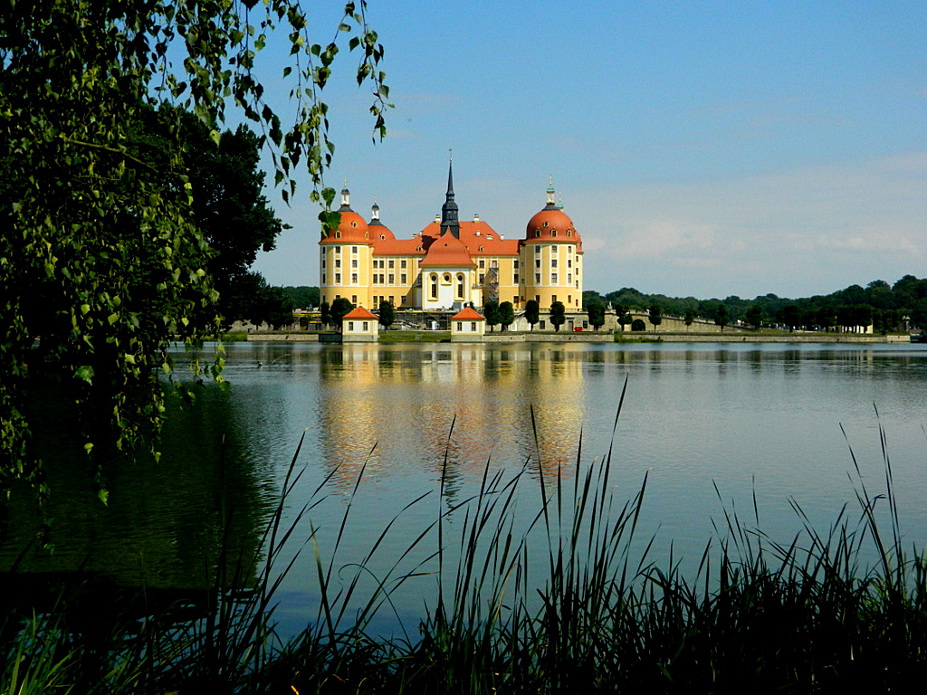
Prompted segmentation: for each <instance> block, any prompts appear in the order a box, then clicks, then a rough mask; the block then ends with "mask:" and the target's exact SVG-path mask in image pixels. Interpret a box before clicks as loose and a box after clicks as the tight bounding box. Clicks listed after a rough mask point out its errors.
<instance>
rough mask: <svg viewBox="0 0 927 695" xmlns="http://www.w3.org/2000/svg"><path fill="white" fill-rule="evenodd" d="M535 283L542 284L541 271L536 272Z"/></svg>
mask: <svg viewBox="0 0 927 695" xmlns="http://www.w3.org/2000/svg"><path fill="white" fill-rule="evenodd" d="M534 283H535V284H536V285H540V284H541V274H540V273H535V274H534Z"/></svg>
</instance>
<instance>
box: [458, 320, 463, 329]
mask: <svg viewBox="0 0 927 695" xmlns="http://www.w3.org/2000/svg"><path fill="white" fill-rule="evenodd" d="M457 330H458V331H462V330H463V321H458V322H457Z"/></svg>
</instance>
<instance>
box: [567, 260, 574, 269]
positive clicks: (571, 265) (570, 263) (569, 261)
mask: <svg viewBox="0 0 927 695" xmlns="http://www.w3.org/2000/svg"><path fill="white" fill-rule="evenodd" d="M572 267H573V259H572V258H567V268H572Z"/></svg>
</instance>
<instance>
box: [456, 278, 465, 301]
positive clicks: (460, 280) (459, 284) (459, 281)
mask: <svg viewBox="0 0 927 695" xmlns="http://www.w3.org/2000/svg"><path fill="white" fill-rule="evenodd" d="M463 298H464V276H463V273H458V274H457V299H459V300H462V299H463Z"/></svg>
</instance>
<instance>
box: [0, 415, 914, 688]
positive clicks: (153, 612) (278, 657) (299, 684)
mask: <svg viewBox="0 0 927 695" xmlns="http://www.w3.org/2000/svg"><path fill="white" fill-rule="evenodd" d="M619 411H620V408H619ZM616 424H617V418H616ZM882 441H883V444H884V441H885V440H884V435H883V437H882ZM298 453H299V452H297V454H296V455H294V457H293V464H295V461H296V460H297V456H298ZM883 456H884V466H885V486H884V489H882V490H880V491H879V494H873V492H871V491H870V490H868V489H867V487H866V485H865V483H864V482H863V480H862V478H861V477H860V476H859V470H858V469H855V473H854V479H855V480H856V490H857V495H856V499H855V500H854V501H853V502H852V504H850V505H848V506H847V507H846V508H845V509H844V511H843V512H842V513H841V514H840V515H839V517H838V518H837V519H835V520H834V523H833V524H832V526H831V527H830V528H829V529H827V530H826V531H820V530H818V529H814V528H812V527H811V526H810V524H807V523H806V524H805V528H804V530H803V531H802V532H801V533H800V534H798V535H797V536H795V537H794V538H791V539H786V540H785V541H782V540H780V539H772V538H769V537H767V536H766V535H765V534H764V533H763V532H762V529H761V528H758V526H759V522H758V518H759V513H758V511H757V510H756V509H755V507H754V514H753V516H752V517H751V518H750V519H742V518H740V517H738V516H737V515H735V514H733V513H729V512H725V514H724V520H725V523H724V524H723V525H721V526H720V527H719V528H718V530H717V534H716V537H715V538H714V539H713V540H712V541H711V543H710V544H709V545H708V546H707V547H706V548H705V551H704V554H703V556H702V559H701V562H700V564H699V567H698V570H697V571H696V572H694V573H693V575H692V576H683V574H682V573H681V572H680V571H679V566H678V563H677V561H676V560H675V559H674V557H673V556H672V554H670V556H669V557H663V558H652V557H651V556H650V552H649V548H650V544H649V542H648V541H649V540H650V539H647V538H637V535H638V533H639V532H638V528H637V522H638V518H639V514H640V511H641V508H642V505H643V504H645V497H646V491H647V479H646V477H645V478H644V479H643V480H642V481H641V485H640V487H639V489H638V490H637V491H635V492H633V494H630V495H624V493H622V494H621V495H619V494H618V493H616V491H615V488H614V487H613V485H612V484H611V483H610V474H611V452H610V451H609V452H608V454H607V455H606V456H605V457H604V459H603V460H602V461H601V462H599V463H596V464H595V465H593V466H583V467H582V469H581V470H578V471H577V472H576V475H574V476H573V477H572V479H571V480H570V481H569V482H566V481H564V480H561V479H554V480H549V479H544V478H543V476H542V478H541V480H540V481H539V484H538V483H535V482H533V481H532V480H531V479H530V476H528V475H526V469H524V470H522V471H521V472H519V473H516V474H514V475H512V476H511V477H508V478H506V477H504V475H503V473H502V472H499V473H491V469H490V467H488V466H487V468H486V470H485V472H484V475H483V478H482V481H481V485H480V488H479V490H478V491H477V492H476V493H475V494H474V495H473V497H472V498H471V499H468V500H465V501H463V502H461V503H459V504H457V505H456V506H455V507H453V508H451V507H449V506H447V505H448V503H447V497H446V496H445V494H444V492H445V490H444V484H445V483H444V481H445V480H447V479H448V476H447V471H444V475H442V478H441V480H442V482H441V483H440V486H441V489H439V490H437V491H436V493H437V495H438V497H437V500H438V502H439V506H438V508H437V511H436V513H435V514H434V519H433V521H432V522H431V523H430V524H429V525H428V526H427V527H426V528H423V529H422V530H421V534H420V535H419V536H418V537H417V540H415V541H414V542H413V543H412V544H411V546H410V547H409V548H408V550H407V551H406V552H407V555H406V556H404V557H398V558H389V562H388V563H387V564H386V566H387V567H388V569H386V570H381V571H379V572H378V573H377V574H376V576H375V577H374V580H375V581H374V582H373V586H374V588H373V589H372V590H370V591H368V592H367V593H362V591H361V587H362V586H370V582H369V581H368V580H369V579H370V578H371V577H370V574H371V573H372V572H373V569H372V568H373V567H374V566H383V565H382V563H381V564H376V562H375V560H376V559H377V557H378V554H381V553H382V552H383V548H384V547H385V546H386V545H387V543H386V540H387V539H388V538H389V536H390V533H391V529H392V527H393V525H394V522H395V521H396V519H398V518H399V517H400V516H401V515H402V514H404V513H406V512H407V511H408V510H409V508H410V507H412V508H416V507H417V506H418V505H421V504H429V505H433V504H434V502H435V499H434V496H426V497H422V498H419V499H417V500H409V501H408V505H406V507H405V508H399V507H398V506H397V509H396V517H395V518H394V519H393V520H384V522H383V524H382V531H381V532H380V535H378V536H377V537H375V538H371V543H370V550H369V552H368V553H367V554H366V556H365V557H351V558H342V557H340V555H339V548H338V542H337V541H336V542H335V545H334V547H326V548H322V547H317V546H316V544H315V540H314V539H315V536H314V533H313V531H312V529H313V527H312V525H311V522H310V520H311V519H312V515H313V511H314V506H315V505H316V504H317V503H318V502H319V501H320V500H321V499H323V498H324V496H325V494H326V493H325V490H326V489H327V485H326V482H327V481H323V482H322V484H321V485H320V486H319V487H318V489H317V490H316V494H315V496H313V497H312V498H311V499H310V500H308V501H305V502H300V504H303V505H304V506H302V507H301V508H300V509H299V510H298V511H297V512H296V513H295V514H292V515H289V516H287V518H289V519H290V521H289V522H288V523H287V524H284V521H283V519H284V516H285V515H284V513H283V510H284V506H285V503H287V500H288V496H291V495H292V490H293V489H295V486H296V483H297V481H298V479H299V476H300V473H299V472H298V471H297V470H295V469H294V465H293V464H291V467H290V473H289V474H288V475H287V477H286V481H285V483H284V488H283V492H282V495H281V498H280V502H279V506H278V507H277V510H276V513H275V514H274V516H273V518H272V520H271V522H270V523H269V524H268V526H267V529H266V535H265V539H264V543H263V547H264V548H265V549H266V550H265V553H266V557H256V556H247V557H239V558H237V562H232V563H226V562H221V563H220V566H221V567H232V568H237V569H231V570H228V571H223V572H222V573H220V574H219V575H218V576H216V578H215V582H214V587H213V589H212V591H209V592H206V593H205V594H204V595H203V596H202V597H200V600H199V601H198V602H192V601H190V600H189V599H186V600H181V601H177V602H174V603H173V604H172V605H170V606H169V607H165V606H162V605H157V606H156V605H155V604H154V603H153V602H152V599H151V597H150V596H147V597H146V596H142V597H141V598H139V599H138V600H139V603H135V604H133V606H132V609H131V610H129V609H128V608H126V609H114V608H115V607H117V606H122V605H128V603H124V602H121V601H109V602H105V603H102V604H101V603H100V602H99V601H96V602H91V603H90V604H86V603H84V602H83V598H84V596H85V594H83V593H82V591H84V590H83V589H80V588H78V589H75V590H72V592H71V593H67V594H63V595H62V597H61V599H60V601H59V603H58V604H57V607H55V608H53V609H51V610H46V611H44V612H41V613H37V614H34V613H33V612H32V611H31V610H30V608H29V607H22V606H20V607H17V606H16V605H15V603H16V602H15V601H10V600H9V599H10V597H7V599H8V602H9V603H10V605H9V606H8V609H7V620H6V622H5V623H4V625H3V628H2V632H0V649H2V653H3V654H4V656H5V659H4V664H3V667H2V675H0V678H2V680H0V692H2V693H38V692H42V693H47V692H56V693H57V692H60V693H85V692H86V693H89V692H100V693H103V692H106V693H178V694H182V693H199V694H204V693H293V692H296V693H299V694H301V695H305V694H306V693H399V692H408V693H436V694H437V693H495V692H499V693H521V692H535V693H553V692H564V693H567V692H569V693H573V692H582V693H585V692H645V691H646V692H680V693H683V692H685V693H689V692H773V691H776V692H795V693H810V692H887V691H890V690H891V691H895V690H904V689H906V688H907V687H908V684H909V683H910V682H911V679H912V677H913V678H917V677H918V676H921V675H923V674H924V673H925V672H927V561H925V558H924V554H923V549H916V548H914V549H911V548H905V547H904V543H903V541H902V533H901V529H900V527H899V522H898V510H897V509H896V507H895V501H894V488H893V485H894V483H893V480H892V474H891V463H890V460H889V457H888V453H887V451H886V450H885V449H884V447H883ZM850 459H851V461H852V452H851V454H850ZM581 461H582V451H581V447H580V451H579V452H578V453H577V456H576V466H577V468H580V464H581ZM854 463H855V462H854ZM362 478H363V475H362V474H361V477H360V478H359V479H358V482H357V485H358V486H359V485H362V484H363V482H362ZM528 485H531V486H534V485H537V488H536V489H537V493H538V496H537V497H536V498H537V499H539V503H538V504H537V508H536V510H535V511H534V513H533V516H532V519H533V521H531V522H530V524H529V528H528V529H527V530H526V529H523V528H519V527H518V526H517V524H516V521H515V518H516V515H515V508H516V505H517V504H519V500H520V499H522V500H523V499H524V495H522V496H521V498H520V496H519V491H520V490H523V489H524V486H528ZM295 503H296V501H295V500H293V499H292V498H291V497H289V504H290V505H292V504H295ZM795 511H796V514H798V515H799V518H801V519H805V517H804V515H803V512H802V510H801V509H799V508H798V507H797V506H796V508H795ZM362 513H363V510H357V509H354V508H353V507H352V505H350V504H348V505H347V506H346V511H345V512H344V516H343V518H342V519H341V520H340V521H338V522H337V525H339V527H340V528H342V529H343V528H346V527H347V526H348V525H350V524H352V523H362V522H363V520H362V519H361V518H358V517H357V515H358V514H362ZM451 517H453V518H454V521H455V523H454V524H451V523H450V519H451ZM452 527H453V528H454V529H455V531H454V532H453V535H452V534H451V532H450V531H449V529H450V528H452ZM307 528H308V529H309V531H308V535H309V538H305V537H303V538H298V537H297V536H296V534H297V532H304V531H305V530H306V529H307ZM339 537H340V534H339ZM528 539H533V540H532V542H529V540H528ZM538 541H540V542H538ZM294 544H295V545H296V546H297V547H302V549H303V551H304V552H308V553H312V556H313V557H314V558H315V567H316V571H317V577H318V583H319V585H320V586H321V587H322V591H321V600H320V603H319V609H318V614H317V616H316V618H315V619H314V620H313V621H312V623H311V624H310V625H309V626H308V627H307V628H306V630H305V631H304V632H303V633H302V634H300V635H298V636H296V637H295V638H292V639H286V640H284V639H283V638H282V636H281V635H279V634H278V633H276V632H275V630H274V627H273V606H274V604H275V599H274V593H275V590H276V589H277V587H278V583H279V577H280V576H281V574H284V573H285V572H286V569H287V567H286V564H287V563H289V562H290V560H289V559H288V558H289V557H290V554H289V553H288V551H287V548H288V547H291V546H293V545H294ZM538 548H541V549H542V550H540V551H538V550H537V549H538ZM230 552H231V551H230ZM537 552H541V553H542V555H543V562H542V563H541V565H542V566H543V567H544V569H543V571H541V572H540V573H538V574H532V572H535V573H536V572H538V571H537V569H536V568H537V567H538V563H537V562H535V561H534V560H536V559H537V558H534V557H533V556H532V554H533V553H537ZM422 554H424V556H425V559H424V560H421V561H415V562H416V563H417V564H415V565H414V567H413V568H412V569H400V567H402V566H403V560H405V559H407V558H409V557H413V556H416V557H417V556H419V555H422ZM870 556H871V557H875V558H876V561H875V563H874V564H872V565H867V564H866V563H865V562H864V560H863V558H865V557H870ZM529 560H531V561H529ZM532 567H533V568H535V569H534V570H532V569H531V568H532ZM423 575H429V576H430V577H431V578H433V579H435V580H436V581H435V583H434V585H435V587H436V589H435V593H434V595H433V596H432V597H431V599H430V600H429V601H428V603H427V608H426V609H425V611H424V613H423V615H422V616H421V619H420V621H419V622H418V623H417V624H414V625H400V626H398V627H397V629H396V632H395V633H394V636H392V637H383V636H381V635H380V634H377V633H376V632H375V631H374V630H373V628H372V625H373V623H374V621H375V619H376V618H378V617H379V616H381V615H383V614H386V615H388V614H389V613H390V597H391V595H392V594H393V593H394V592H396V591H398V590H399V588H400V587H403V586H404V585H406V584H408V583H409V582H415V581H420V580H421V577H422V576H423ZM255 576H256V577H258V580H257V582H243V578H244V577H255ZM146 601H147V602H148V603H146ZM17 608H22V609H23V610H17Z"/></svg>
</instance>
